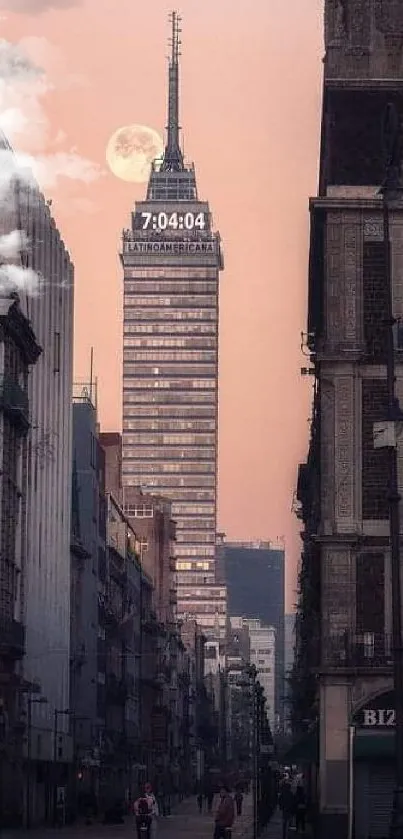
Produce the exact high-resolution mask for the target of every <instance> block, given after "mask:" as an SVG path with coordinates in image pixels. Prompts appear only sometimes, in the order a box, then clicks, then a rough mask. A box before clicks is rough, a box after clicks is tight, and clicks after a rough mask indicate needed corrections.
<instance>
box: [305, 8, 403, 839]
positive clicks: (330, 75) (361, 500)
mask: <svg viewBox="0 0 403 839" xmlns="http://www.w3.org/2000/svg"><path fill="white" fill-rule="evenodd" d="M325 46H326V56H325V64H324V73H325V78H324V98H323V117H322V145H321V157H320V186H319V195H318V196H317V197H316V198H314V199H312V200H311V206H310V209H311V256H310V279H309V317H308V336H307V343H308V347H309V349H310V352H311V359H312V362H313V372H314V373H315V399H314V415H313V423H312V439H311V450H310V455H309V458H308V462H307V464H306V466H305V467H303V468H302V470H300V476H299V498H300V501H301V504H302V510H301V514H302V517H303V520H304V523H305V539H304V555H303V568H302V576H301V602H300V609H299V613H298V615H297V642H298V643H297V651H299V661H300V665H301V666H302V664H303V661H304V658H303V655H302V652H303V651H302V647H303V642H302V640H301V639H302V638H303V639H304V640H305V641H306V640H307V639H308V638H309V637H310V638H311V639H312V638H313V637H314V636H313V634H312V629H313V626H314V623H313V621H312V615H313V612H314V611H315V612H316V621H315V622H316V627H319V628H320V639H318V641H319V640H320V643H319V647H318V658H317V659H316V662H314V661H313V660H312V657H311V660H310V661H309V660H307V659H309V656H308V653H307V650H306V651H305V668H306V670H307V669H308V668H309V667H310V668H311V670H312V669H313V667H314V665H315V667H316V671H317V674H318V676H319V682H317V690H316V697H311V698H312V699H313V702H315V703H316V704H318V705H319V720H320V722H319V729H318V734H319V796H320V797H319V811H320V819H319V822H320V823H319V827H318V829H319V833H320V834H322V833H323V834H324V835H327V836H329V837H332V836H336V835H337V836H341V835H343V836H347V835H350V833H351V826H350V825H349V816H348V814H349V811H350V808H351V807H352V803H353V802H354V825H353V832H354V835H355V836H356V837H357V839H367V837H369V836H386V835H388V833H389V827H390V818H391V811H392V797H393V788H394V759H393V753H394V735H393V725H391V724H390V721H392V723H393V709H394V707H395V706H394V703H395V699H394V696H393V691H392V688H393V678H392V653H391V648H390V632H391V595H392V592H391V570H390V542H389V521H388V515H389V509H388V486H389V475H388V458H389V454H388V451H387V450H385V449H380V448H375V447H374V443H375V439H374V423H376V422H377V421H382V420H385V419H386V418H387V407H388V406H387V387H386V363H385V362H386V353H387V332H386V324H387V323H388V316H387V315H386V312H387V296H386V295H387V294H388V288H387V280H386V251H387V248H386V247H385V245H386V243H385V229H384V224H383V206H382V203H383V202H382V195H381V194H380V187H381V185H382V183H383V182H384V179H385V168H384V167H385V154H384V152H385V150H384V149H383V147H382V123H383V121H384V116H385V111H386V107H387V105H388V104H389V103H391V102H392V103H394V104H395V105H396V107H397V110H398V113H399V115H400V121H401V119H402V115H403V93H402V73H403V7H402V4H401V3H399V2H394V0H384V2H366V3H363V2H361V0H343V2H340V0H327V2H326V3H325ZM390 249H391V262H392V287H393V295H392V296H393V314H394V317H395V318H397V319H398V321H400V320H401V318H402V316H403V287H402V277H403V259H402V254H403V204H402V202H401V201H400V200H396V201H395V202H394V203H393V206H392V207H391V208H390ZM396 364H397V370H396V376H397V382H396V385H397V393H398V396H399V398H400V406H401V405H402V397H403V366H402V356H401V349H400V343H399V341H397V344H396ZM401 446H402V441H401V437H398V440H397V447H398V460H399V488H400V493H401V492H402V489H403V481H402V471H401V455H402V450H401ZM313 453H315V454H314V457H313ZM310 545H312V546H313V548H314V552H313V550H311V548H310ZM305 546H306V547H305ZM319 569H320V571H319ZM319 573H320V576H319ZM312 582H314V584H315V587H314V588H313V587H312ZM318 592H319V596H318ZM308 628H310V632H308ZM305 646H306V645H305ZM310 648H311V651H312V650H313V649H314V643H313V642H312V641H311V646H310ZM311 656H312V653H311ZM384 709H391V712H390V715H389V711H387V710H384ZM388 720H389V726H388ZM351 726H353V727H354V740H353V743H351ZM351 766H352V767H353V768H352V776H351V775H350V779H351V780H352V781H353V787H354V789H353V796H351V786H349V783H348V778H349V767H351ZM352 798H353V802H352Z"/></svg>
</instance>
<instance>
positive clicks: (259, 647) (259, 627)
mask: <svg viewBox="0 0 403 839" xmlns="http://www.w3.org/2000/svg"><path fill="white" fill-rule="evenodd" d="M230 623H231V630H232V632H233V631H234V630H239V631H241V630H242V629H245V628H247V630H248V634H249V643H250V663H251V664H254V665H255V667H256V670H257V677H258V679H259V682H260V684H261V685H262V688H263V690H264V695H265V697H266V710H267V717H268V720H269V723H270V728H271V731H272V732H274V731H275V730H276V726H277V719H276V712H275V685H276V676H275V660H276V631H275V629H274V627H273V626H265V625H264V624H263V623H262V621H260V620H257V619H254V618H248V617H236V616H235V617H232V618H230Z"/></svg>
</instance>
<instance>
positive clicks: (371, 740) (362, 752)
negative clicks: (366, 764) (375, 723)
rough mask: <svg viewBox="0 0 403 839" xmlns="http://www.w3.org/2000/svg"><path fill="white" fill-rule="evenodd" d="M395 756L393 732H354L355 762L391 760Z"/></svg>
mask: <svg viewBox="0 0 403 839" xmlns="http://www.w3.org/2000/svg"><path fill="white" fill-rule="evenodd" d="M394 755H395V735H394V732H393V731H385V732H383V733H382V734H381V733H380V732H379V731H377V732H374V731H360V730H358V731H356V733H355V735H354V759H355V760H377V759H378V760H383V759H385V758H390V759H393V758H394Z"/></svg>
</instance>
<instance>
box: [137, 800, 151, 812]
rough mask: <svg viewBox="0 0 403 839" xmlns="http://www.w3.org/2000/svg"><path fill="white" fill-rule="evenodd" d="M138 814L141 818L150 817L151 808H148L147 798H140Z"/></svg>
mask: <svg viewBox="0 0 403 839" xmlns="http://www.w3.org/2000/svg"><path fill="white" fill-rule="evenodd" d="M138 814H139V816H149V815H150V808H149V806H148V801H147V799H146V798H140V801H139V804H138Z"/></svg>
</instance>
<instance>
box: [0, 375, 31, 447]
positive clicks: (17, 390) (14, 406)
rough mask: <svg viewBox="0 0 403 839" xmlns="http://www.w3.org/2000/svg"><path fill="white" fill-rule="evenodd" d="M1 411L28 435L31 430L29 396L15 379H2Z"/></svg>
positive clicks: (0, 379)
mask: <svg viewBox="0 0 403 839" xmlns="http://www.w3.org/2000/svg"><path fill="white" fill-rule="evenodd" d="M0 410H2V411H3V413H4V414H5V415H6V416H7V417H8V419H9V420H10V422H12V423H13V425H15V426H17V427H18V428H19V429H20V430H21V432H22V433H24V434H26V433H27V431H28V429H29V401H28V395H27V394H26V393H25V391H24V390H23V388H22V387H21V386H20V385H19V384H18V382H16V381H15V380H14V379H11V378H10V377H9V376H1V377H0Z"/></svg>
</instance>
